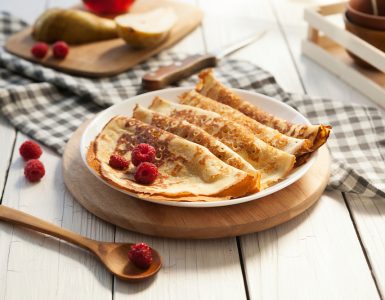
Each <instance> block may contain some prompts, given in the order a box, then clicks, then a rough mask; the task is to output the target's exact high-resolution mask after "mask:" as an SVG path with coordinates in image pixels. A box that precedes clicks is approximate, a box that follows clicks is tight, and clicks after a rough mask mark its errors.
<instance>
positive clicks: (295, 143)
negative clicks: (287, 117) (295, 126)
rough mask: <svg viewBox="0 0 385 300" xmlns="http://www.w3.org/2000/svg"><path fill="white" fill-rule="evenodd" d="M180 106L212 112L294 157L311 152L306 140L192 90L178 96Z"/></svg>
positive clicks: (310, 144) (308, 142) (310, 143)
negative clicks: (245, 128)
mask: <svg viewBox="0 0 385 300" xmlns="http://www.w3.org/2000/svg"><path fill="white" fill-rule="evenodd" d="M179 102H180V103H181V104H186V105H191V106H195V107H199V108H202V109H205V110H210V111H214V112H216V113H218V114H220V115H221V116H223V117H225V118H228V119H230V120H232V121H234V122H237V123H238V124H241V125H243V126H245V127H247V128H249V129H250V130H251V131H252V132H253V133H254V134H255V135H256V137H258V138H259V139H261V140H262V141H264V142H265V143H267V144H269V145H270V146H273V147H275V148H278V149H280V150H282V151H285V152H287V153H290V154H294V155H295V156H300V155H302V154H305V153H308V152H311V146H312V144H313V143H312V142H311V141H310V140H307V139H297V138H293V137H291V136H287V135H285V134H282V133H280V132H279V131H278V130H276V129H273V128H271V127H269V126H266V125H264V124H261V123H259V122H258V121H255V120H254V119H252V118H250V117H248V116H246V115H245V114H243V113H241V112H240V111H238V110H236V109H234V108H232V107H231V106H228V105H226V104H223V103H219V102H217V101H215V100H212V99H210V98H208V97H205V96H203V95H201V94H199V93H198V92H196V91H194V90H192V91H190V92H187V93H184V94H183V95H181V96H180V101H179Z"/></svg>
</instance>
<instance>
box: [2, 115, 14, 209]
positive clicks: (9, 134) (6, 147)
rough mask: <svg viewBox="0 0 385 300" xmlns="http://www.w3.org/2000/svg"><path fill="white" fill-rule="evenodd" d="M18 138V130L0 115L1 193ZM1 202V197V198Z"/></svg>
mask: <svg viewBox="0 0 385 300" xmlns="http://www.w3.org/2000/svg"><path fill="white" fill-rule="evenodd" d="M15 138H16V130H15V129H14V128H13V127H12V126H11V125H10V124H9V123H8V121H6V120H5V119H4V117H2V116H0V141H1V155H0V195H2V193H3V188H4V183H5V177H6V175H7V171H8V167H9V164H10V158H11V154H12V147H13V143H14V141H15ZM0 203H1V199H0Z"/></svg>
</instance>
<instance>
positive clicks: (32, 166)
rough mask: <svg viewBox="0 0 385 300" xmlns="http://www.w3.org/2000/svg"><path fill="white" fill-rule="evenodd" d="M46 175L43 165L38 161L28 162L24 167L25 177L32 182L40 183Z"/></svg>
mask: <svg viewBox="0 0 385 300" xmlns="http://www.w3.org/2000/svg"><path fill="white" fill-rule="evenodd" d="M44 174H45V168H44V165H43V163H42V162H41V161H40V160H38V159H31V160H29V161H27V163H26V165H25V167H24V175H25V177H26V178H27V179H28V181H30V182H37V181H39V180H40V179H41V178H42V177H43V176H44Z"/></svg>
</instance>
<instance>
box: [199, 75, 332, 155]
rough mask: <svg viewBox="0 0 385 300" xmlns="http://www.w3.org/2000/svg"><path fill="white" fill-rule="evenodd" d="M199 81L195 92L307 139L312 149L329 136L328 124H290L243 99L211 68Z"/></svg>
mask: <svg viewBox="0 0 385 300" xmlns="http://www.w3.org/2000/svg"><path fill="white" fill-rule="evenodd" d="M199 78H200V82H199V83H198V84H197V86H196V90H197V92H199V93H200V94H202V95H204V96H206V97H209V98H211V99H213V100H216V101H218V102H221V103H223V104H226V105H229V106H231V107H232V108H235V109H237V110H239V111H240V112H242V113H244V114H245V115H247V116H249V117H250V118H252V119H254V120H256V121H258V122H260V123H262V124H264V125H266V126H269V127H271V128H274V129H276V130H278V131H279V132H281V133H283V134H286V135H289V136H292V137H295V138H299V139H309V140H311V141H312V143H313V147H312V150H313V151H314V150H316V149H318V148H319V147H320V146H322V145H323V144H324V143H325V142H326V140H327V138H328V137H329V134H330V130H331V127H330V126H328V125H322V124H321V125H306V124H292V123H290V122H288V121H286V120H283V119H280V118H278V117H276V116H273V115H271V114H269V113H267V112H265V111H263V110H262V109H260V108H259V107H257V106H255V105H253V104H251V103H249V102H247V101H245V100H243V99H242V98H241V97H239V96H238V95H236V94H235V93H234V92H232V91H231V90H230V89H229V88H227V87H225V86H224V85H223V84H222V83H220V82H219V81H218V80H217V79H216V78H215V77H214V74H213V72H212V70H211V69H207V70H204V71H202V72H201V73H200V74H199Z"/></svg>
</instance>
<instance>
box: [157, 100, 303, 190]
mask: <svg viewBox="0 0 385 300" xmlns="http://www.w3.org/2000/svg"><path fill="white" fill-rule="evenodd" d="M150 109H151V110H154V111H156V112H158V113H160V114H163V115H165V116H168V117H173V118H179V119H182V120H186V121H187V122H189V123H191V124H194V125H196V126H198V127H201V128H202V129H203V130H205V131H206V132H208V133H209V134H211V135H212V136H214V137H216V138H217V139H219V140H220V141H221V142H222V143H224V144H225V145H227V146H228V147H229V148H231V149H232V150H233V151H234V152H236V153H238V154H239V155H240V156H241V157H243V158H244V159H245V160H246V161H247V162H249V163H250V164H251V165H252V166H253V167H254V168H255V169H257V170H258V171H260V172H261V189H264V188H266V187H268V186H270V185H272V184H274V183H276V182H277V181H278V180H280V179H282V178H284V177H285V176H286V175H287V174H288V173H289V172H290V171H291V170H292V169H293V166H294V163H295V156H294V155H291V154H288V153H286V152H284V151H281V150H279V149H277V148H274V147H272V146H270V145H268V144H266V143H265V142H263V141H261V140H260V139H258V138H257V137H255V135H254V134H253V133H252V132H251V131H250V130H249V129H248V128H246V127H244V126H242V125H239V124H236V123H234V122H232V121H231V120H229V119H226V118H224V117H222V116H220V115H219V114H217V113H215V112H211V111H207V110H203V109H200V108H197V107H193V106H189V105H182V104H178V103H174V102H170V101H167V100H164V99H161V98H159V97H156V98H155V99H154V101H153V102H152V104H151V106H150Z"/></svg>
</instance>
